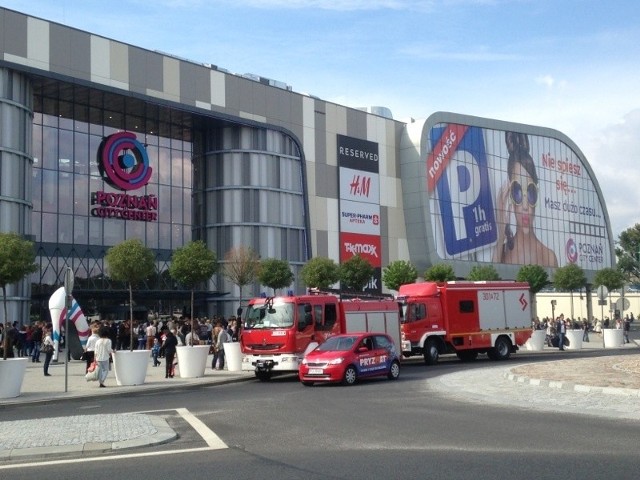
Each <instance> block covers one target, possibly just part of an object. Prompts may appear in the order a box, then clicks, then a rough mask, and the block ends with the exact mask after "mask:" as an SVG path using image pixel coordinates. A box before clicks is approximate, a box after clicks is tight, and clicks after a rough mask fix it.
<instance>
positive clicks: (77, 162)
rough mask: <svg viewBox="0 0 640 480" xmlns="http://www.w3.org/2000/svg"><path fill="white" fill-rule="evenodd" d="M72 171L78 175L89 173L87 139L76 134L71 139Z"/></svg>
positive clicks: (85, 136) (89, 160)
mask: <svg viewBox="0 0 640 480" xmlns="http://www.w3.org/2000/svg"><path fill="white" fill-rule="evenodd" d="M72 158H73V169H74V172H76V173H80V174H84V175H86V174H88V173H89V163H90V162H91V159H90V158H89V137H88V136H87V135H83V134H80V133H76V134H75V135H74V137H73V157H72Z"/></svg>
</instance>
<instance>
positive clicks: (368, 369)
mask: <svg viewBox="0 0 640 480" xmlns="http://www.w3.org/2000/svg"><path fill="white" fill-rule="evenodd" d="M380 353H381V352H380V350H379V349H377V348H376V346H375V341H374V337H373V335H366V336H364V337H362V339H361V340H360V342H359V343H358V346H357V347H356V355H357V356H358V375H359V376H361V377H368V376H371V375H376V374H377V373H379V372H380V369H381V368H382V369H384V365H383V366H382V367H381V366H380Z"/></svg>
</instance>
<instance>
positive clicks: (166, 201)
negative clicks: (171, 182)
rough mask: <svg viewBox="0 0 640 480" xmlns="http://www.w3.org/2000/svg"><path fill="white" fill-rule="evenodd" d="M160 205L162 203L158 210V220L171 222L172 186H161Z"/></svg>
mask: <svg viewBox="0 0 640 480" xmlns="http://www.w3.org/2000/svg"><path fill="white" fill-rule="evenodd" d="M158 205H162V207H161V208H159V211H158V221H160V222H165V223H170V222H171V209H172V208H173V206H172V205H171V188H170V187H168V186H163V185H161V186H160V193H159V194H158Z"/></svg>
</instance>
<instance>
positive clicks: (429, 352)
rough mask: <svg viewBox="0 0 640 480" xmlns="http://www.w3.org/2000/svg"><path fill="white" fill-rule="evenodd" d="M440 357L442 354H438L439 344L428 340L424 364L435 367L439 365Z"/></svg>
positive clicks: (425, 347)
mask: <svg viewBox="0 0 640 480" xmlns="http://www.w3.org/2000/svg"><path fill="white" fill-rule="evenodd" d="M439 356H440V352H438V344H437V343H436V341H435V340H427V343H426V344H425V346H424V363H426V364H427V365H435V364H436V363H438V357H439Z"/></svg>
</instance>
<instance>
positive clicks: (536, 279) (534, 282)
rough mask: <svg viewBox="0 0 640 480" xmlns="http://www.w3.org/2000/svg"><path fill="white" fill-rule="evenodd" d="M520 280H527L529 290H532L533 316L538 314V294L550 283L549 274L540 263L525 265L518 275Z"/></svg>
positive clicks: (517, 278)
mask: <svg viewBox="0 0 640 480" xmlns="http://www.w3.org/2000/svg"><path fill="white" fill-rule="evenodd" d="M516 280H517V281H518V282H527V283H528V284H529V291H530V292H531V304H532V307H533V308H532V311H531V316H532V317H533V318H536V317H537V316H538V305H537V303H536V294H537V293H538V292H539V291H540V290H542V289H543V288H544V287H546V286H547V285H549V274H548V273H547V271H546V270H545V269H544V268H542V267H541V266H540V265H523V266H522V267H520V270H518V274H517V275H516Z"/></svg>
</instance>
